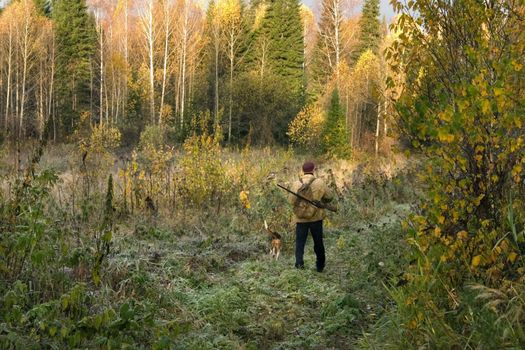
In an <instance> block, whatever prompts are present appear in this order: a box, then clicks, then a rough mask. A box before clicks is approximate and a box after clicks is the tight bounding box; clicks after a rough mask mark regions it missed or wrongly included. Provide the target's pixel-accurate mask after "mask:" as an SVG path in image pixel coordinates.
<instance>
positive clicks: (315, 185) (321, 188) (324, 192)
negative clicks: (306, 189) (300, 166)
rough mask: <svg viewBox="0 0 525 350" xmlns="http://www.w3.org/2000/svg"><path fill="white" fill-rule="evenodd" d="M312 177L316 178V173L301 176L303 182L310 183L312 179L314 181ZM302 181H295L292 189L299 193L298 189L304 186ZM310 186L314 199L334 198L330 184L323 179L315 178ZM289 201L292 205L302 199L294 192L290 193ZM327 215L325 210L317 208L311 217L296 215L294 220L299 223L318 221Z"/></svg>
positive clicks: (327, 200) (327, 199)
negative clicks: (303, 217)
mask: <svg viewBox="0 0 525 350" xmlns="http://www.w3.org/2000/svg"><path fill="white" fill-rule="evenodd" d="M312 178H314V175H312V174H304V175H303V176H302V177H301V181H302V183H309V182H310V181H312ZM301 181H296V182H294V183H293V184H292V186H291V188H290V189H291V190H292V191H293V192H295V193H297V191H299V188H301V186H302V183H301ZM310 186H311V189H312V196H313V198H312V200H314V201H320V202H325V203H328V202H331V201H332V200H333V194H332V191H331V190H330V189H329V188H328V186H327V185H326V183H325V182H324V181H323V180H322V179H319V178H315V179H314V180H313V182H312V184H311V185H310ZM288 201H289V202H290V203H291V204H292V205H295V203H296V201H300V199H299V198H297V197H296V196H294V195H293V194H290V195H289V196H288ZM325 217H326V213H325V210H324V209H319V208H316V210H315V213H314V215H313V216H312V217H311V218H310V219H306V220H305V219H299V218H298V217H296V216H295V215H294V222H297V223H305V222H316V221H320V220H324V218H325Z"/></svg>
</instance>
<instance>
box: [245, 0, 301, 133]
mask: <svg viewBox="0 0 525 350" xmlns="http://www.w3.org/2000/svg"><path fill="white" fill-rule="evenodd" d="M257 3H258V5H259V6H262V5H264V6H265V13H264V17H263V18H262V20H261V22H260V24H259V25H258V27H257V28H256V29H255V31H254V33H253V35H252V38H251V45H250V47H251V51H250V53H249V57H248V61H249V62H250V63H249V65H250V66H251V67H252V70H253V71H254V72H256V73H257V75H256V76H258V79H259V80H260V84H262V85H265V86H264V87H261V89H260V92H261V93H262V92H263V91H264V94H263V95H264V96H260V98H262V99H264V100H265V101H266V103H274V102H275V101H284V100H286V101H287V102H286V104H284V105H282V106H279V107H278V109H279V110H280V113H279V117H277V116H274V117H272V118H271V121H268V123H269V124H270V125H271V128H272V135H273V139H274V140H276V141H278V142H282V143H284V142H287V137H286V129H287V125H288V124H289V123H290V121H291V120H292V119H293V118H294V117H295V116H296V115H297V113H298V112H299V111H300V110H301V108H302V107H303V105H304V102H305V86H306V76H305V71H304V30H303V22H302V18H301V7H300V3H299V0H267V1H265V2H262V1H260V2H257ZM262 61H264V64H263V62H262ZM263 66H264V67H263ZM254 76H255V75H254ZM269 92H271V94H270V96H269ZM284 96H286V98H283V97H284ZM275 107H277V106H275ZM260 112H261V113H263V114H264V113H265V111H260ZM261 113H259V111H255V113H254V118H257V117H258V115H257V114H261Z"/></svg>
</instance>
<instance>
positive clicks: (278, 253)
mask: <svg viewBox="0 0 525 350" xmlns="http://www.w3.org/2000/svg"><path fill="white" fill-rule="evenodd" d="M280 254H281V251H280V250H278V251H277V254H275V260H277V259H279V255H280Z"/></svg>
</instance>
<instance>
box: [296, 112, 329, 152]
mask: <svg viewBox="0 0 525 350" xmlns="http://www.w3.org/2000/svg"><path fill="white" fill-rule="evenodd" d="M324 119H325V117H324V113H323V112H322V111H321V109H320V108H319V107H318V106H316V105H313V104H311V105H308V106H306V107H305V108H303V110H301V111H300V112H299V114H297V116H296V117H295V119H294V120H292V122H291V123H290V125H289V126H288V133H287V135H288V137H290V141H291V142H292V144H294V145H296V146H299V147H308V148H309V149H312V148H315V147H318V146H319V144H320V141H321V139H320V137H321V131H322V129H323V123H324Z"/></svg>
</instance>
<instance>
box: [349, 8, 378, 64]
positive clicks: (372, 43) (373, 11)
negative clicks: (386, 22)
mask: <svg viewBox="0 0 525 350" xmlns="http://www.w3.org/2000/svg"><path fill="white" fill-rule="evenodd" d="M359 26H360V28H361V32H360V36H359V48H358V50H356V52H354V55H353V58H354V59H355V60H357V59H358V58H359V57H360V56H361V54H362V53H363V52H365V51H366V50H371V51H372V52H373V53H374V54H377V53H378V51H379V45H380V43H381V38H382V35H381V32H382V29H381V22H380V21H379V0H365V2H364V4H363V12H362V14H361V19H360V20H359Z"/></svg>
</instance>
